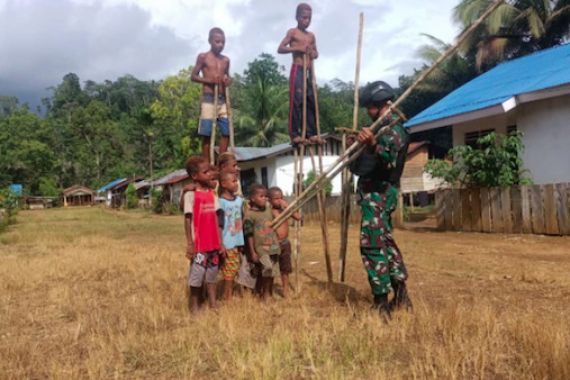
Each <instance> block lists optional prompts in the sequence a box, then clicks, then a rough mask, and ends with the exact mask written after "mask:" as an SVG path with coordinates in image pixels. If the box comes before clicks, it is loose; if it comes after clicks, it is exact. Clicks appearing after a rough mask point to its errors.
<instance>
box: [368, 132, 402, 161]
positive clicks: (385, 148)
mask: <svg viewBox="0 0 570 380" xmlns="http://www.w3.org/2000/svg"><path fill="white" fill-rule="evenodd" d="M403 128H404V127H403V126H402V125H400V124H398V125H396V126H395V127H394V128H392V129H390V131H389V132H388V133H385V134H383V135H381V136H380V137H379V138H378V145H377V146H376V154H377V155H378V156H379V157H380V160H382V161H383V162H385V163H386V164H388V165H396V159H397V158H398V152H399V151H400V150H402V149H403V148H404V147H405V145H406V138H407V137H406V135H405V131H403Z"/></svg>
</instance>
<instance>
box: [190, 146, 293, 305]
mask: <svg viewBox="0 0 570 380" xmlns="http://www.w3.org/2000/svg"><path fill="white" fill-rule="evenodd" d="M186 171H187V172H188V175H189V176H190V177H191V178H192V184H191V185H189V186H187V187H186V188H185V189H184V190H185V192H184V194H183V196H182V202H181V205H182V208H183V210H184V221H185V223H184V224H185V231H186V239H187V248H186V257H187V258H188V259H189V260H190V269H189V274H188V286H189V288H190V310H191V311H193V312H195V311H197V310H198V309H199V305H200V299H201V298H202V294H203V286H204V285H205V289H206V293H207V298H208V303H209V305H210V307H213V308H215V307H216V306H217V278H218V274H219V272H220V271H221V273H222V275H223V279H224V286H223V288H224V290H223V295H224V299H226V300H230V299H231V298H232V295H233V289H234V286H235V284H234V282H235V280H236V277H237V283H238V284H239V285H242V286H244V287H246V288H249V289H251V290H252V291H254V292H255V293H257V294H259V295H260V296H261V298H262V299H263V300H266V299H267V298H268V297H271V296H272V295H273V283H274V278H275V277H278V276H281V279H282V285H283V296H284V297H287V296H288V295H289V289H290V284H289V274H290V273H291V272H292V264H291V244H290V243H289V241H288V222H284V223H283V224H281V225H280V226H279V227H278V228H276V229H275V230H274V229H272V228H271V226H270V225H271V222H272V220H273V219H274V218H275V217H276V216H278V215H279V214H280V213H281V212H282V211H283V210H284V209H285V208H286V207H287V202H286V201H285V200H284V199H283V192H282V191H281V189H279V188H278V187H272V188H270V189H269V190H268V189H267V188H266V187H265V186H263V185H260V184H254V185H253V186H251V188H250V190H249V198H248V199H247V200H244V199H243V198H242V197H241V195H240V194H239V193H238V189H239V185H238V181H239V178H238V176H239V168H238V166H237V160H236V158H235V156H233V155H232V154H231V153H228V152H226V153H223V154H221V155H220V157H219V159H218V166H217V167H215V166H212V165H211V164H210V163H209V162H208V159H207V158H206V157H204V156H203V155H199V156H192V157H190V158H189V159H188V161H187V162H186ZM216 188H219V190H218V192H217V193H216ZM293 218H295V219H297V220H298V219H299V218H300V216H299V215H298V214H295V215H293Z"/></svg>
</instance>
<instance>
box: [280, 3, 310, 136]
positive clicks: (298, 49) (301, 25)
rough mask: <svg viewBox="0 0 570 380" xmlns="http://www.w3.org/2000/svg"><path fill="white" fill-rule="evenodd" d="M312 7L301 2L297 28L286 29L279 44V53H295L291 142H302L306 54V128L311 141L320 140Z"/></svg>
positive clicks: (290, 87)
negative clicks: (305, 59) (316, 117)
mask: <svg viewBox="0 0 570 380" xmlns="http://www.w3.org/2000/svg"><path fill="white" fill-rule="evenodd" d="M312 13H313V11H312V9H311V7H310V5H308V4H305V3H301V4H299V5H298V6H297V12H296V15H295V17H296V19H297V27H296V28H291V29H289V30H288V31H287V34H286V35H285V38H283V40H282V41H281V43H280V44H279V48H278V49H277V52H278V53H279V54H289V53H291V54H292V55H293V63H292V65H291V75H290V77H289V136H290V137H291V143H292V144H293V145H297V144H299V143H301V142H304V141H303V137H302V127H303V56H306V57H307V69H308V70H307V72H306V73H305V77H306V78H307V99H306V102H307V130H306V137H307V138H308V139H309V142H310V143H320V142H321V141H319V138H318V136H317V131H316V129H315V124H316V122H315V95H314V94H313V86H312V80H313V79H312V77H311V70H310V67H311V65H312V61H313V60H315V59H317V57H318V56H319V52H318V51H317V43H316V39H315V35H314V34H313V33H311V32H309V31H308V30H307V28H308V27H309V24H310V23H311V17H312Z"/></svg>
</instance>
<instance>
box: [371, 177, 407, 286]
mask: <svg viewBox="0 0 570 380" xmlns="http://www.w3.org/2000/svg"><path fill="white" fill-rule="evenodd" d="M382 190H383V191H381V192H371V193H364V194H362V199H361V201H360V208H361V211H362V224H361V227H360V255H361V256H362V262H363V263H364V269H365V270H366V273H367V274H368V282H369V283H370V287H371V288H372V294H374V295H382V294H388V293H390V290H391V288H392V282H394V281H401V282H403V281H406V279H407V278H408V274H407V271H406V266H405V265H404V260H403V258H402V254H401V253H400V249H399V248H398V246H397V245H396V242H395V241H394V238H393V236H392V218H391V214H392V212H394V210H395V209H396V205H397V203H398V189H397V188H396V187H394V186H391V185H387V186H386V188H385V189H382Z"/></svg>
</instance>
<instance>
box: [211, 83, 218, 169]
mask: <svg viewBox="0 0 570 380" xmlns="http://www.w3.org/2000/svg"><path fill="white" fill-rule="evenodd" d="M217 125H218V85H217V84H215V85H214V122H213V123H212V132H211V134H210V164H212V165H215V164H216V149H215V148H216V126H217Z"/></svg>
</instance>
